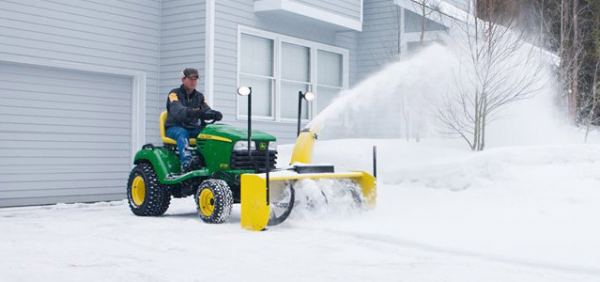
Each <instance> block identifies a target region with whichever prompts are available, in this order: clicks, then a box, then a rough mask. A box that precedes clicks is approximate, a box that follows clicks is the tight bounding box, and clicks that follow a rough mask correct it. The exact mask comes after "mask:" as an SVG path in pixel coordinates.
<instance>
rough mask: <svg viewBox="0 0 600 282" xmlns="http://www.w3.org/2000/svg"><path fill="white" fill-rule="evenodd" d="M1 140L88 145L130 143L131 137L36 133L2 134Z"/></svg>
mask: <svg viewBox="0 0 600 282" xmlns="http://www.w3.org/2000/svg"><path fill="white" fill-rule="evenodd" d="M0 140H3V141H4V140H7V141H36V142H37V141H39V142H51V141H66V142H73V143H84V144H85V143H87V142H101V143H109V142H116V143H129V142H130V136H128V135H97V134H89V135H85V134H80V133H74V134H67V133H64V134H60V133H55V132H51V133H36V132H9V133H7V134H0Z"/></svg>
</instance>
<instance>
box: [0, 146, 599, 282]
mask: <svg viewBox="0 0 600 282" xmlns="http://www.w3.org/2000/svg"><path fill="white" fill-rule="evenodd" d="M373 144H376V145H378V151H379V175H380V178H379V181H380V183H379V195H378V207H377V209H376V210H375V211H373V212H365V213H361V214H356V213H353V214H345V213H334V214H331V215H328V216H323V215H322V214H320V215H319V216H316V215H315V216H314V217H310V216H308V217H298V216H296V217H295V218H291V219H289V220H288V221H286V222H285V223H283V224H282V225H280V226H277V227H273V228H271V229H270V230H268V231H266V232H249V231H245V230H243V229H241V227H240V225H239V218H240V215H239V207H236V208H235V209H234V214H233V216H232V218H231V219H230V220H229V222H227V223H226V224H222V225H208V224H204V223H202V222H200V221H199V219H197V217H196V212H195V207H194V202H193V199H192V198H187V199H179V200H174V201H173V203H172V206H171V208H170V209H169V211H168V212H167V214H166V215H165V216H163V217H159V218H143V217H136V216H134V215H133V214H132V213H131V212H130V211H129V208H128V206H127V203H126V202H125V201H121V202H110V203H96V204H59V205H54V206H43V207H26V208H10V209H0V227H1V229H0V230H1V232H0V281H84V280H85V281H242V280H244V281H307V280H309V279H310V280H313V281H461V282H463V281H528V282H531V281H561V282H562V281H600V226H599V225H598V222H600V146H599V145H556V146H535V147H505V148H497V149H490V150H488V151H486V152H483V153H477V154H475V153H472V152H469V151H467V150H464V149H462V147H464V146H462V147H461V146H454V145H453V144H451V143H449V142H448V141H432V140H425V141H424V142H422V143H419V144H415V143H407V142H405V141H399V140H338V141H325V142H320V143H318V144H317V145H318V146H317V148H316V152H315V155H316V158H317V159H316V160H315V161H316V162H329V163H334V164H335V165H336V168H337V170H342V169H357V168H359V169H364V170H368V171H370V170H371V161H370V160H371V146H372V145H373ZM290 150H291V147H290V146H283V147H282V148H280V151H281V160H282V162H280V164H281V163H283V162H284V161H283V160H289V152H290Z"/></svg>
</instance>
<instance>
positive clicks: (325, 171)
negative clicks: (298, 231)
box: [241, 126, 377, 231]
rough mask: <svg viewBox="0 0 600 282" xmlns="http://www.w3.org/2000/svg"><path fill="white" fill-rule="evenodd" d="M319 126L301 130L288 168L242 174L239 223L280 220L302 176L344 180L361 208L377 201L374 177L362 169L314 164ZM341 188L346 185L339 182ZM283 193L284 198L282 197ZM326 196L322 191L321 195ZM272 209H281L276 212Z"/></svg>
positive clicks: (249, 225)
mask: <svg viewBox="0 0 600 282" xmlns="http://www.w3.org/2000/svg"><path fill="white" fill-rule="evenodd" d="M319 130H320V127H319V126H313V128H309V129H305V130H303V131H302V132H301V133H300V135H299V136H298V139H297V140H296V144H295V146H294V151H293V154H292V160H291V164H293V165H294V166H293V167H292V168H290V169H285V170H278V171H273V172H270V173H268V174H267V173H261V174H243V175H242V176H241V204H242V214H241V216H242V219H241V223H242V227H243V228H245V229H248V230H254V231H260V230H264V229H265V228H266V227H267V225H276V224H279V223H281V222H283V221H284V220H285V219H286V218H287V217H288V216H289V214H290V212H291V210H292V207H293V205H294V201H295V197H294V195H295V188H294V186H295V183H297V182H299V181H302V180H319V179H332V180H336V181H345V182H346V183H349V184H350V185H346V186H347V187H346V188H350V189H352V188H353V187H354V188H356V187H358V191H356V190H349V193H351V194H352V196H353V198H354V199H355V201H356V203H357V204H359V205H360V206H361V207H363V208H367V209H374V208H375V205H376V198H377V193H376V179H375V177H374V176H372V175H370V174H368V173H366V172H364V171H348V172H334V169H333V166H331V165H314V164H311V163H312V156H313V148H314V144H315V141H316V139H317V133H318V131H319ZM352 184H354V185H352ZM341 189H345V188H344V187H343V185H342V187H341ZM282 195H283V198H284V200H281V198H282ZM324 196H325V195H324ZM275 209H281V210H282V211H281V214H279V215H278V214H277V213H276V212H275Z"/></svg>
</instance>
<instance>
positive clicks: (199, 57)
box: [153, 0, 206, 120]
mask: <svg viewBox="0 0 600 282" xmlns="http://www.w3.org/2000/svg"><path fill="white" fill-rule="evenodd" d="M161 22H162V23H161V30H160V31H161V39H160V87H159V93H158V97H159V99H158V109H159V112H162V111H164V110H166V108H165V103H166V100H167V95H168V92H169V91H170V90H171V89H173V88H176V87H179V86H180V85H181V72H182V71H183V70H184V69H185V68H188V67H192V68H196V69H198V70H199V71H200V73H201V75H200V81H199V82H198V87H197V88H198V90H200V91H201V92H205V91H204V89H205V85H204V79H203V74H204V71H205V70H204V62H205V46H206V44H205V38H206V31H205V30H206V28H205V27H206V1H205V0H163V1H162V5H161ZM153 119H154V120H158V115H157V116H155V117H153Z"/></svg>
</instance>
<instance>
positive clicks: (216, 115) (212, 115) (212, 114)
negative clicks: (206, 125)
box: [204, 110, 223, 121]
mask: <svg viewBox="0 0 600 282" xmlns="http://www.w3.org/2000/svg"><path fill="white" fill-rule="evenodd" d="M204 119H206V120H215V121H220V120H221V119H223V114H221V112H219V111H214V110H208V111H206V112H205V113H204Z"/></svg>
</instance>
